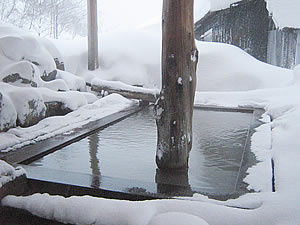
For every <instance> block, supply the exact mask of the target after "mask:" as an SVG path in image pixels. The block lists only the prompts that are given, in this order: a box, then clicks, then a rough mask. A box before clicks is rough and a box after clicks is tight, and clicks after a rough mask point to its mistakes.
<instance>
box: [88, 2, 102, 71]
mask: <svg viewBox="0 0 300 225" xmlns="http://www.w3.org/2000/svg"><path fill="white" fill-rule="evenodd" d="M87 7H88V69H89V70H95V69H97V68H98V67H99V61H98V22H97V0H87Z"/></svg>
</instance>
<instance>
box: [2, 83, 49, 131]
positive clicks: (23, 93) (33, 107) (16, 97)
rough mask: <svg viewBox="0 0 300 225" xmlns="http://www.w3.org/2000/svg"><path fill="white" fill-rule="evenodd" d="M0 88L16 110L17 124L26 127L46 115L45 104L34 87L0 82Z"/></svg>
mask: <svg viewBox="0 0 300 225" xmlns="http://www.w3.org/2000/svg"><path fill="white" fill-rule="evenodd" d="M0 89H1V90H2V92H3V93H4V94H5V95H7V96H8V97H9V98H10V99H11V101H12V103H13V104H14V107H15V109H16V112H17V125H20V126H23V127H28V126H31V125H33V124H36V123H37V122H39V121H40V120H41V119H43V118H45V116H46V106H45V103H44V100H43V98H42V96H41V95H40V93H39V92H38V91H37V90H36V89H35V88H29V87H23V88H20V87H14V86H11V85H9V84H5V83H1V82H0Z"/></svg>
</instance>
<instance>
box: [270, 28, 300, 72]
mask: <svg viewBox="0 0 300 225" xmlns="http://www.w3.org/2000/svg"><path fill="white" fill-rule="evenodd" d="M299 34H300V32H299V31H298V30H295V29H291V28H289V29H283V30H272V31H269V41H268V52H267V53H268V54H267V55H268V57H267V62H268V63H270V64H272V65H276V66H280V67H284V68H289V69H291V68H293V67H294V66H295V65H296V64H299V63H300V62H299V61H300V54H299V53H300V52H299V51H300V35H299ZM297 50H298V51H297Z"/></svg>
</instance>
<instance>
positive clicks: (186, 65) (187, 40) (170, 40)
mask: <svg viewBox="0 0 300 225" xmlns="http://www.w3.org/2000/svg"><path fill="white" fill-rule="evenodd" d="M193 8H194V0H164V3H163V19H162V35H163V42H162V90H161V93H160V98H159V99H158V101H157V102H156V105H155V109H156V124H157V132H158V140H157V150H156V164H157V166H158V167H159V168H160V169H165V168H171V169H176V168H187V167H188V158H189V152H190V150H191V148H192V118H193V103H194V96H195V88H196V66H197V62H198V51H197V49H196V46H195V41H194V39H195V38H194V15H193V11H194V9H193Z"/></svg>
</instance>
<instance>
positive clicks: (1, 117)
mask: <svg viewBox="0 0 300 225" xmlns="http://www.w3.org/2000/svg"><path fill="white" fill-rule="evenodd" d="M16 121H17V111H16V109H15V107H14V105H13V103H12V101H11V100H10V98H8V97H7V96H5V95H3V94H2V93H1V92H0V132H2V131H6V130H8V129H9V128H11V127H15V126H16Z"/></svg>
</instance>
